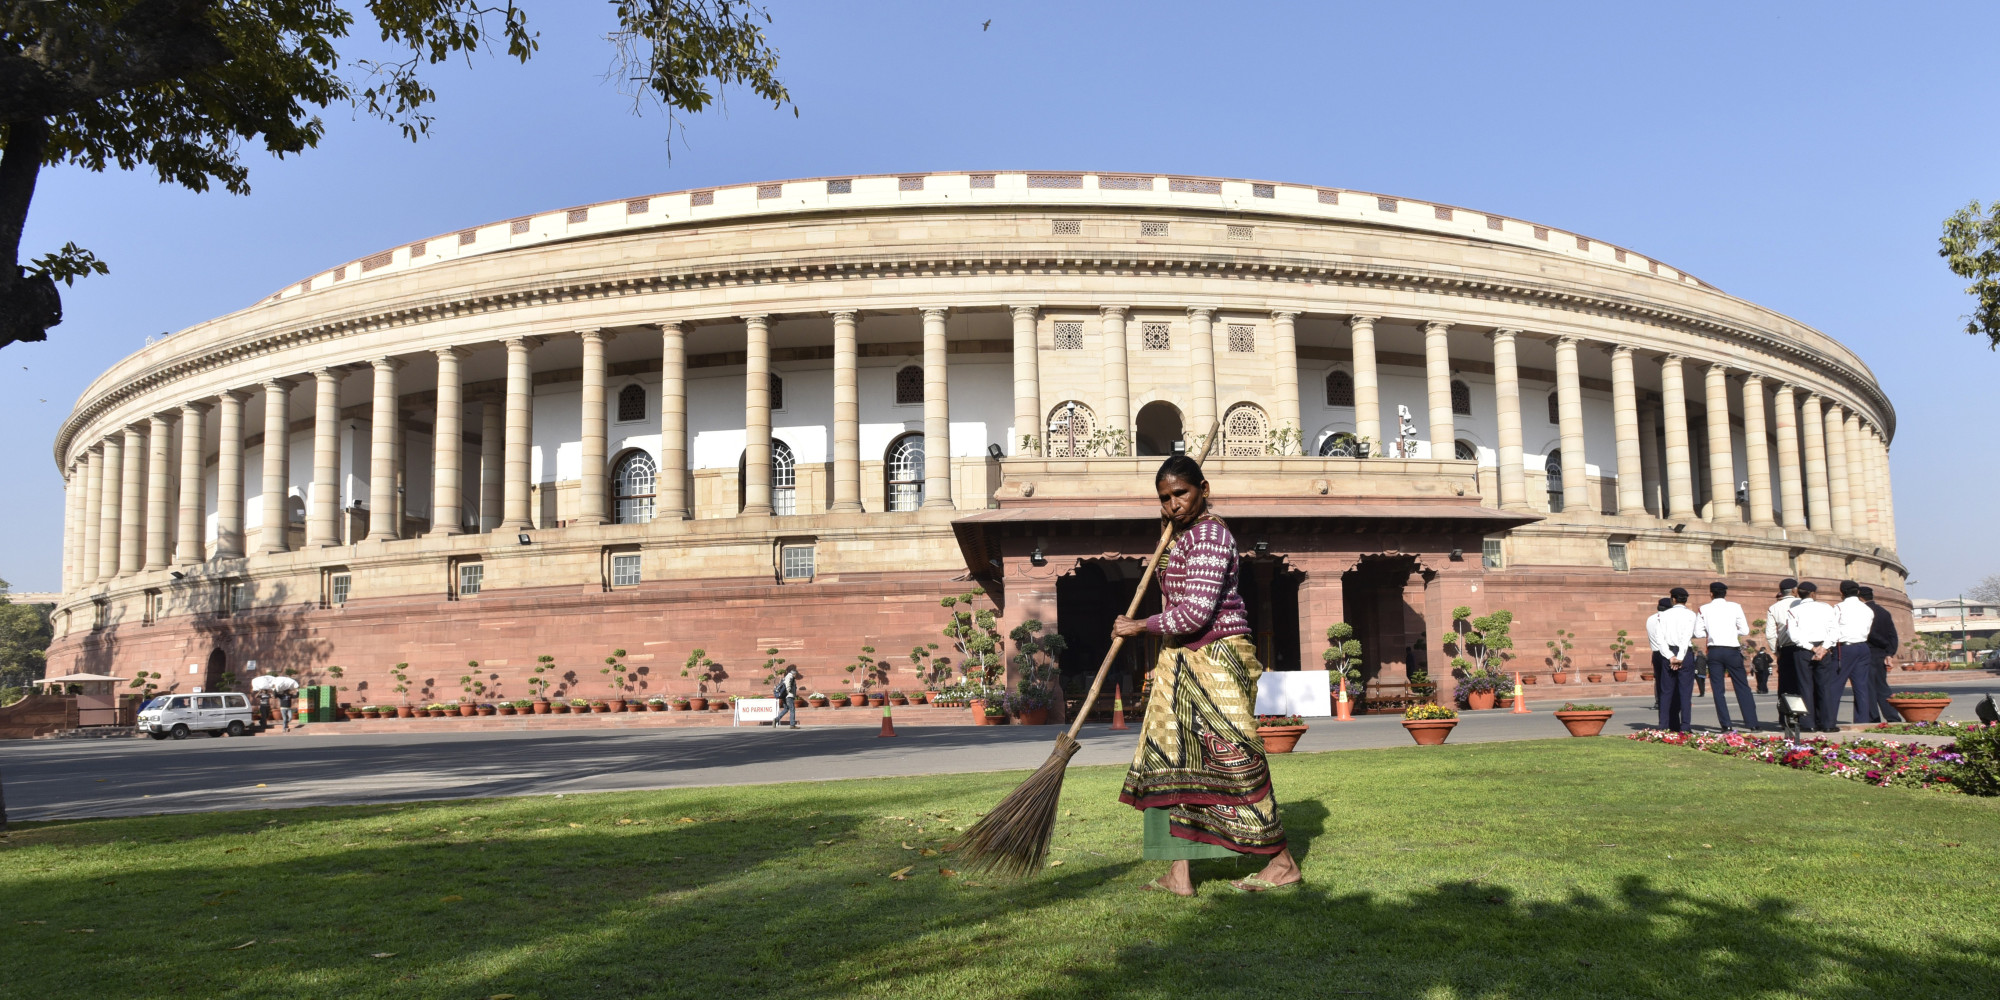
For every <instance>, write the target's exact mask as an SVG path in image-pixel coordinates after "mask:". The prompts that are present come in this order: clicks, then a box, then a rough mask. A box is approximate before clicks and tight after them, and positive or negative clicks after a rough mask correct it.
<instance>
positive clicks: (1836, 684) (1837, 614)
mask: <svg viewBox="0 0 2000 1000" xmlns="http://www.w3.org/2000/svg"><path fill="white" fill-rule="evenodd" d="M1840 597H1841V601H1840V603H1839V604H1836V605H1834V606H1833V636H1832V639H1833V649H1832V650H1831V651H1830V652H1828V654H1827V656H1826V659H1829V660H1833V661H1834V665H1833V669H1831V670H1826V671H1814V675H1815V676H1816V677H1818V678H1819V679H1820V683H1821V684H1822V686H1821V688H1820V690H1819V704H1820V709H1821V710H1822V712H1823V713H1824V716H1825V717H1824V718H1822V719H1820V720H1819V721H1820V731H1821V732H1829V733H1830V732H1834V731H1836V730H1837V729H1839V726H1838V725H1836V724H1835V723H1836V721H1837V720H1838V718H1839V715H1840V696H1841V695H1842V694H1843V693H1845V691H1846V688H1847V685H1848V683H1849V682H1850V681H1851V682H1853V684H1854V706H1855V713H1854V724H1855V725H1857V726H1858V725H1860V724H1861V723H1862V721H1863V720H1864V719H1866V717H1867V709H1866V708H1864V707H1863V706H1865V705H1867V704H1869V702H1870V701H1871V699H1870V698H1869V697H1868V675H1869V674H1870V673H1873V672H1874V671H1873V666H1872V665H1871V664H1870V663H1869V656H1868V631H1869V629H1872V628H1874V627H1875V609H1874V608H1871V607H1869V606H1868V605H1866V604H1863V603H1862V602H1861V585H1860V584H1859V583H1856V582H1854V581H1853V580H1842V581H1840Z"/></svg>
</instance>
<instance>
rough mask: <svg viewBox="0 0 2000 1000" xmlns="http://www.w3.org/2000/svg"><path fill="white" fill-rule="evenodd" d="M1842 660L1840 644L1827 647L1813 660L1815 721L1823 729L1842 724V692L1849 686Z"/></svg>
mask: <svg viewBox="0 0 2000 1000" xmlns="http://www.w3.org/2000/svg"><path fill="white" fill-rule="evenodd" d="M1841 662H1842V661H1841V657H1840V647H1839V646H1829V647H1827V650H1826V652H1825V653H1823V654H1821V655H1820V658H1819V659H1817V660H1814V661H1812V689H1813V722H1814V723H1816V725H1817V728H1819V729H1820V730H1822V731H1824V730H1828V729H1834V728H1837V727H1839V725H1840V693H1841V692H1842V691H1843V690H1845V689H1846V688H1847V675H1846V674H1845V673H1842V672H1841V669H1840V667H1841Z"/></svg>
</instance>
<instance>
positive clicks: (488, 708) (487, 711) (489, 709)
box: [479, 701, 500, 715]
mask: <svg viewBox="0 0 2000 1000" xmlns="http://www.w3.org/2000/svg"><path fill="white" fill-rule="evenodd" d="M499 710H500V709H499V706H497V705H494V704H493V703H492V702H490V701H482V702H480V703H479V714H480V715H493V714H495V713H496V712H498V711H499Z"/></svg>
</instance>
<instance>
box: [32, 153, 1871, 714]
mask: <svg viewBox="0 0 2000 1000" xmlns="http://www.w3.org/2000/svg"><path fill="white" fill-rule="evenodd" d="M1894 427H1895V414H1894V411H1893V409H1892V408H1891V406H1890V404H1889V401H1888V399H1887V398H1886V397H1885V396H1884V395H1883V393H1882V391H1881V389H1880V388H1879V387H1878V386H1877V385H1876V383H1875V380H1874V378H1873V376H1872V375H1871V374H1870V373H1869V371H1868V369H1867V367H1866V366H1865V365H1863V364H1862V363H1861V361H1860V359H1859V358H1857V357H1856V356H1855V355H1854V354H1853V353H1852V352H1851V351H1849V350H1847V349H1846V348H1845V347H1843V346H1842V345H1840V344H1839V343H1837V342H1835V341H1833V340H1832V339H1831V338H1828V337H1827V336H1825V335H1824V334H1821V333H1819V332H1818V331H1816V330H1813V329H1812V328H1810V327H1807V326H1805V325H1803V324H1800V323H1798V322H1797V321H1795V320H1792V319H1790V318H1787V317H1785V316H1782V315H1779V314H1777V313H1775V312H1772V311H1771V310H1768V309H1764V308H1762V307H1759V306H1757V305H1754V304H1752V303H1749V302H1746V301H1743V300H1741V299H1738V298H1735V297H1732V296H1730V295H1727V294H1725V293H1723V292H1721V291H1719V290H1718V289H1716V288H1714V287H1712V286H1710V285H1708V284H1706V283H1704V282H1702V281H1700V280H1698V279H1696V278H1694V277H1693V276H1691V275H1688V274H1685V273H1683V272H1681V271H1679V270H1677V269H1675V268H1673V267H1671V266H1669V265H1667V264H1664V263H1661V262H1658V261H1656V260H1653V259H1650V258H1647V257H1645V256H1643V255H1641V254H1638V253H1636V252H1632V251H1628V250H1626V249H1623V248H1620V247H1617V246H1615V245H1612V244H1607V243H1603V242H1600V241H1598V240H1595V239H1592V238H1589V237H1585V236H1581V235H1577V234H1574V233H1567V232H1562V231H1560V230H1555V229H1551V228H1549V227H1545V226H1539V225H1535V224H1533V223H1528V222H1523V221H1520V220H1516V219H1512V218H1506V217H1502V216H1498V215H1491V214H1487V213H1482V212H1473V211H1468V210H1466V209H1462V208H1458V207H1455V206H1450V205H1444V204H1436V203H1430V202H1416V201H1409V200H1404V199H1398V198H1391V197H1387V196H1381V195H1375V194H1367V193H1363V192H1356V191H1349V190H1336V189H1331V188H1322V187H1313V186H1299V185H1291V184H1283V183H1263V182H1255V181H1237V180H1223V179H1213V178H1197V177H1177V176H1176V177H1170V176H1152V175H1136V174H1123V175H1114V174H1091V173H1081V174H1079V173H1007V172H1000V173H944V174H936V173H934V174H915V175H899V176H872V177H840V178H818V179H812V180H798V181H782V182H775V183H759V184H747V185H743V186H740V187H724V188H715V189H710V190H700V191H687V192H680V193H675V194H667V195H658V196H652V197H647V198H636V199H632V200H629V201H623V202H615V203H608V204H599V205H588V206H582V207H578V208H572V209H565V210H560V211H555V212H549V213H543V214H537V215H532V216H524V217H521V218H518V219H512V220H507V221H503V222H498V223H494V224H491V225H486V226H480V227H476V228H472V229H467V230H464V231H462V232H456V233H448V234H444V235H441V236H436V237H432V238H429V239H424V240H420V241H417V242H414V243H411V244H407V245H403V246H399V247H396V248H394V249H392V250H388V251H384V252H382V253H378V254H375V255H373V256H370V257H368V258H365V259H362V260H359V261H353V262H349V263H347V264H344V265H342V266H339V267H336V268H333V269H331V270H329V271H326V272H323V273H320V274H317V275H314V276H313V277H311V278H309V279H307V280H304V281H301V282H299V283H297V284H295V285H291V286H288V287H286V288H284V289H283V290H281V291H279V292H277V293H276V294H273V295H271V296H270V297H269V298H267V299H265V300H264V301H261V302H259V303H257V304H255V305H253V306H251V307H249V308H247V309H243V310H241V311H238V312H235V313H232V314H229V315H226V316H222V317H220V318H218V319H215V320H212V321H210V322H207V323H203V324H201V325H198V326H196V327H193V328H191V329H188V330H185V331H182V332H179V333H176V334H174V335H172V336H169V337H166V338H164V339H162V340H161V341H159V342H158V343H155V344H152V345H150V346H148V347H147V348H146V349H144V350H142V351H140V352H139V353H137V354H134V355H132V356H131V357H128V358H126V359H124V360H122V361H120V362H118V363H117V364H116V365H114V366H113V367H112V368H111V369H110V370H108V371H107V372H105V373H104V375H103V376H102V377H100V378H99V379H98V380H97V381H96V382H95V383H93V384H92V385H91V386H90V387H89V389H88V390H87V391H86V392H85V393H84V394H83V396H82V398H81V399H80V400H79V401H78V403H77V406H76V408H75V410H74V412H73V413H72V415H71V416H70V418H69V420H68V421H67V422H66V423H65V424H64V426H63V429H62V431H61V433H60V435H59V437H58V439H57V441H56V443H55V457H56V462H57V465H58V467H59V468H60V469H61V471H62V473H63V475H64V477H65V480H66V482H67V484H68V486H67V498H68V510H67V514H68V517H67V521H66V528H65V536H64V552H65V562H64V571H63V594H62V598H61V601H60V602H59V605H58V607H57V609H56V612H55V621H56V631H57V635H58V638H57V641H56V643H55V644H54V646H53V647H52V648H51V650H50V653H49V655H50V662H51V665H52V668H53V667H54V666H55V665H57V664H60V665H62V666H63V667H64V668H66V669H67V668H70V667H74V668H75V669H87V670H92V671H103V672H117V673H121V674H122V675H124V676H133V675H134V673H135V672H136V671H141V670H144V671H148V672H157V673H160V674H161V675H162V680H161V686H163V687H165V686H181V687H187V686H195V685H214V684H218V683H223V682H224V680H225V678H224V677H223V675H224V674H231V675H235V676H237V677H239V678H240V677H241V676H242V675H243V674H244V673H246V672H250V671H252V670H255V671H270V670H295V671H299V672H303V673H308V674H312V673H314V672H321V673H323V672H325V671H327V670H328V668H331V667H334V666H338V667H340V668H341V670H340V671H339V674H340V675H341V676H342V678H343V680H342V683H343V684H344V685H345V686H347V687H348V688H349V692H350V693H349V695H347V696H346V697H348V698H349V699H350V700H353V701H356V702H358V703H370V702H373V703H386V702H392V701H395V700H398V699H399V698H403V697H419V696H423V697H445V696H456V695H458V694H459V687H460V684H459V679H460V677H461V676H466V675H468V671H470V673H472V674H477V675H479V676H480V677H481V678H482V679H484V680H485V681H486V682H487V687H488V689H489V690H491V689H494V688H497V689H498V690H499V693H500V694H501V695H502V696H506V697H517V696H525V695H526V694H527V690H526V686H525V685H526V681H527V678H528V677H529V676H530V675H531V674H532V671H533V667H534V666H535V664H536V663H537V662H538V658H539V657H541V656H544V655H547V656H553V657H555V663H556V665H557V673H558V675H559V676H562V677H563V678H564V681H563V682H562V683H563V685H564V687H565V688H566V689H567V690H570V691H575V692H578V693H601V692H603V691H604V690H605V687H604V684H605V682H606V678H605V677H602V676H600V670H599V666H600V665H601V664H602V661H603V659H604V657H605V656H606V655H608V653H609V651H611V650H612V649H614V648H622V649H625V650H626V651H627V653H628V662H630V663H631V664H632V665H633V667H634V668H635V669H637V670H638V671H639V673H640V675H641V678H642V680H641V683H642V684H643V685H644V686H645V687H644V690H646V691H648V692H651V693H659V692H661V691H673V690H686V689H688V687H689V686H690V685H691V684H692V681H691V680H687V679H684V678H682V676H681V664H682V661H683V660H684V659H685V658H686V656H687V655H688V653H689V652H690V651H691V650H692V649H694V648H696V647H700V648H702V649H705V650H706V651H707V653H708V655H709V656H710V657H711V658H712V659H714V660H716V661H717V662H719V663H722V664H723V665H724V670H725V672H726V674H727V675H728V677H727V679H726V680H725V681H724V682H723V687H724V689H725V690H728V691H732V692H736V693H745V692H748V691H751V690H753V689H755V688H756V687H757V686H758V681H759V680H761V671H760V670H759V669H758V668H759V667H761V665H762V662H763V661H764V660H765V659H766V657H767V656H768V655H771V654H768V653H767V652H766V651H767V650H771V649H776V650H778V651H779V653H778V654H777V655H782V656H784V657H786V658H788V659H790V660H791V661H793V662H796V663H799V664H801V665H802V666H803V668H804V669H805V671H806V674H807V678H808V684H809V685H811V686H814V687H820V688H824V689H827V690H829V691H830V692H831V691H839V690H842V688H841V687H840V684H841V682H842V681H843V680H851V679H852V678H853V675H852V674H850V673H849V672H847V671H845V670H843V668H844V667H845V666H846V665H848V664H850V663H853V662H855V657H856V655H857V654H858V653H859V652H860V650H861V648H862V647H863V646H872V647H874V648H875V649H877V650H879V651H880V652H878V653H877V654H876V656H877V658H883V657H887V658H889V660H890V661H891V663H892V664H893V674H892V677H891V681H890V683H891V686H895V687H910V686H912V682H911V680H910V679H909V669H910V668H909V664H908V662H907V660H906V658H904V657H902V656H900V655H899V654H900V653H901V651H902V650H905V649H909V648H910V647H912V646H913V645H917V644H920V643H925V642H939V641H942V640H941V638H940V636H939V635H938V630H939V628H940V627H941V626H942V625H943V624H944V612H943V611H942V609H941V608H939V606H938V602H939V599H940V598H941V597H944V596H949V595H952V594H956V593H960V592H963V591H965V590H968V589H971V588H974V587H980V588H983V589H984V590H985V591H986V592H987V597H986V598H984V600H989V601H991V602H992V603H993V605H994V606H995V607H997V608H998V610H999V611H1000V617H1001V626H1002V630H1003V631H1005V630H1006V629H1007V628H1009V627H1011V626H1012V625H1014V624H1018V623H1020V622H1022V621H1026V620H1028V619H1037V620H1040V621H1042V622H1044V623H1045V624H1046V625H1048V626H1050V627H1054V628H1058V629H1060V631H1061V632H1063V633H1064V634H1065V636H1067V637H1068V638H1069V639H1070V642H1071V645H1072V652H1071V654H1070V658H1069V659H1068V660H1066V668H1067V669H1070V670H1073V671H1074V670H1087V669H1089V668H1091V667H1094V664H1095V656H1096V655H1101V651H1102V650H1103V648H1104V644H1105V632H1106V630H1107V629H1108V623H1109V617H1110V615H1112V614H1114V613H1117V612H1119V611H1122V605H1123V603H1124V601H1126V600H1129V598H1130V595H1131V593H1132V591H1133V589H1134V587H1135V585H1136V581H1137V578H1138V576H1139V566H1140V564H1141V561H1142V560H1143V557H1144V556H1145V554H1146V553H1147V552H1149V551H1150V550H1151V548H1152V544H1153V542H1154V540H1155V538H1156V535H1157V530H1158V528H1157V523H1156V520H1155V512H1156V507H1155V505H1153V504H1152V503H1151V502H1150V501H1149V499H1148V498H1149V496H1150V489H1151V473H1152V470H1153V469H1154V468H1155V467H1156V466H1157V464H1158V462H1159V461H1160V456H1163V455H1166V454H1170V453H1172V452H1173V451H1174V450H1176V449H1177V448H1191V449H1192V448H1196V447H1198V446H1199V445H1200V444H1201V443H1202V442H1203V439H1204V438H1205V436H1206V435H1208V434H1209V432H1210V430H1211V429H1217V430H1216V433H1219V434H1220V440H1218V441H1217V442H1215V443H1214V446H1213V449H1214V450H1213V456H1214V457H1212V458H1211V460H1210V462H1209V466H1208V468H1209V469H1210V472H1211V476H1212V479H1213V482H1214V487H1215V494H1216V497H1217V501H1218V510H1219V511H1220V512H1221V513H1222V514H1223V515H1224V516H1225V517H1227V518H1229V519H1230V520H1231V522H1232V524H1234V526H1235V528H1236V533H1237V536H1238V538H1239V540H1240V541H1241V542H1242V544H1243V548H1244V555H1245V562H1244V569H1243V587H1244V590H1245V593H1246V596H1247V597H1248V598H1249V599H1250V602H1251V605H1252V612H1253V617H1254V618H1255V619H1256V621H1257V627H1258V641H1259V643H1260V646H1261V647H1262V648H1263V650H1264V655H1265V656H1266V657H1267V658H1268V659H1269V660H1270V661H1272V662H1273V664H1274V665H1276V666H1278V667H1280V668H1300V667H1305V668H1313V667H1316V666H1318V665H1319V662H1320V651H1321V650H1322V649H1324V648H1325V645H1326V640H1325V631H1326V628H1327V626H1328V625H1329V624H1331V623H1333V622H1336V621H1342V620H1345V621H1349V622H1351V623H1353V624H1354V625H1355V626H1356V628H1357V629H1358V630H1359V631H1360V632H1361V635H1362V638H1363V641H1364V646H1365V647H1366V651H1367V652H1366V659H1367V668H1366V669H1367V671H1368V673H1369V675H1370V677H1371V680H1372V681H1373V682H1374V683H1377V684H1382V685H1393V684H1396V683H1400V682H1401V680H1402V679H1403V678H1404V677H1405V676H1406V675H1407V672H1408V671H1410V670H1411V669H1415V668H1422V667H1426V666H1434V665H1439V664H1442V663H1444V662H1446V661H1447V660H1448V658H1449V655H1450V651H1449V649H1448V642H1449V639H1450V637H1451V635H1452V626H1451V620H1450V619H1451V615H1450V611H1451V609H1452V608H1454V607H1457V606H1467V607H1471V608H1473V609H1474V612H1475V613H1485V612H1487V611H1491V610H1494V609H1497V608H1503V607H1504V608H1508V609H1510V610H1513V611H1514V612H1515V613H1516V615H1517V616H1518V618H1519V624H1518V625H1517V626H1516V632H1515V634H1516V637H1517V643H1519V646H1520V653H1521V655H1519V656H1518V657H1517V659H1516V660H1515V661H1514V664H1513V665H1514V666H1517V667H1519V668H1521V669H1526V670H1545V669H1547V664H1546V663H1544V662H1543V659H1542V658H1541V657H1540V656H1538V655H1534V653H1535V651H1538V650H1541V649H1542V647H1543V643H1544V641H1545V640H1546V639H1548V638H1550V637H1552V636H1553V635H1554V630H1556V629H1563V630H1565V631H1568V632H1574V633H1575V634H1576V636H1577V639H1576V640H1575V646H1576V649H1575V652H1574V653H1573V654H1572V655H1573V657H1574V660H1575V663H1576V664H1577V665H1578V666H1579V667H1583V666H1590V665H1595V664H1598V663H1601V662H1607V661H1608V659H1609V655H1610V654H1609V652H1608V649H1607V647H1608V644H1609V643H1610V641H1611V639H1612V637H1613V636H1614V635H1615V633H1616V632H1617V630H1619V629H1626V630H1628V631H1632V632H1634V633H1638V634H1641V635H1643V633H1642V631H1641V629H1642V624H1643V620H1644V617H1645V614H1646V613H1648V612H1649V611H1650V609H1651V605H1652V602H1653V600H1654V599H1655V597H1656V596H1658V595H1659V594H1661V593H1663V592H1664V591H1665V590H1666V589H1667V588H1668V587H1671V586H1675V585H1684V586H1688V587H1689V589H1690V590H1693V591H1696V592H1697V593H1700V588H1701V587H1702V586H1704V585H1705V584H1706V583H1707V582H1708V581H1709V580H1711V579H1718V578H1719V579H1725V580H1728V581H1730V582H1731V583H1732V584H1735V585H1736V586H1737V587H1738V588H1739V589H1738V592H1737V593H1738V595H1739V596H1742V597H1744V598H1745V600H1744V603H1745V604H1746V606H1748V607H1755V606H1757V604H1758V603H1759V602H1758V600H1757V598H1758V597H1759V596H1760V595H1761V594H1762V593H1763V592H1765V591H1766V590H1767V589H1768V588H1769V587H1770V586H1771V584H1773V583H1774V582H1775V581H1776V579H1777V578H1779V577H1782V576H1798V577H1801V578H1809V579H1819V580H1825V581H1832V580H1838V579H1842V578H1849V577H1851V578H1854V579H1857V580H1860V581H1862V582H1864V583H1869V584H1872V585H1873V586H1875V587H1876V589H1877V591H1878V593H1879V594H1881V595H1882V596H1883V597H1884V598H1885V600H1886V602H1887V603H1888V604H1889V605H1890V606H1893V607H1895V608H1897V609H1898V612H1899V614H1907V612H1908V608H1909V602H1908V600H1907V599H1906V598H1905V597H1904V596H1903V580H1904V576H1905V574H1904V570H1903V567H1902V566H1901V564H1900V563H1899V562H1898V561H1897V558H1896V555H1895V523H1894V505H1893V499H1892V496H1891V491H1890V488H1889V472H1888V468H1889V466H1888V448H1889V442H1890V440H1891V438H1892V436H1893V432H1894ZM1905 620H1906V621H1907V619H1905ZM1641 646H1642V648H1643V642H1642V643H1641ZM1093 651H1096V652H1095V653H1093ZM470 661H478V663H479V664H480V666H479V667H478V668H477V669H476V670H475V669H473V668H468V667H466V666H465V664H467V663H468V662H470ZM253 662H254V663H255V664H256V666H255V667H252V666H251V664H252V663H253ZM399 663H407V664H409V665H410V666H409V667H408V668H407V669H406V670H405V671H404V672H405V674H408V675H412V677H413V680H412V681H411V682H410V684H411V685H416V686H417V688H418V690H413V691H406V692H399V693H394V694H392V693H391V690H392V687H391V686H392V685H394V684H395V683H396V681H395V680H393V679H392V676H393V675H392V671H393V670H394V668H395V667H396V665H397V664H399ZM1435 672H1436V673H1439V674H1442V673H1443V671H1441V670H1439V671H1435ZM420 682H421V683H420Z"/></svg>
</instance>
